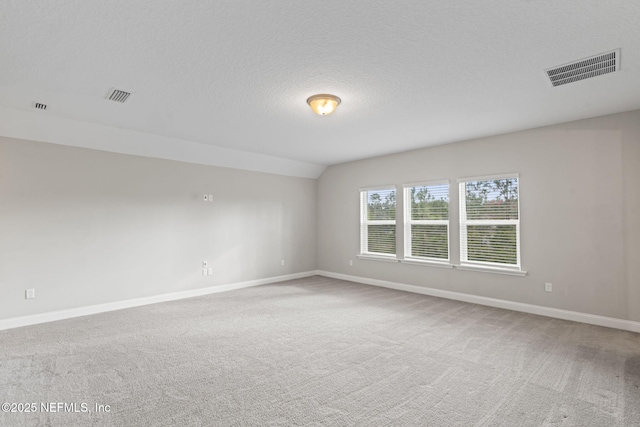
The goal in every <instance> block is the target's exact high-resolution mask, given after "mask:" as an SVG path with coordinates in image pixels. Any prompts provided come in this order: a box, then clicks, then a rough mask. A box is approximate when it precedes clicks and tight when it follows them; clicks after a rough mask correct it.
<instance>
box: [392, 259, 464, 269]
mask: <svg viewBox="0 0 640 427" xmlns="http://www.w3.org/2000/svg"><path fill="white" fill-rule="evenodd" d="M400 262H401V263H403V264H413V265H422V266H425V267H440V268H453V264H449V263H448V262H446V261H442V262H439V261H431V260H426V259H425V260H422V259H415V258H405V259H401V260H400Z"/></svg>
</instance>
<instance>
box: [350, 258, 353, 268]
mask: <svg viewBox="0 0 640 427" xmlns="http://www.w3.org/2000/svg"><path fill="white" fill-rule="evenodd" d="M349 265H350V266H351V267H353V260H352V259H350V260H349Z"/></svg>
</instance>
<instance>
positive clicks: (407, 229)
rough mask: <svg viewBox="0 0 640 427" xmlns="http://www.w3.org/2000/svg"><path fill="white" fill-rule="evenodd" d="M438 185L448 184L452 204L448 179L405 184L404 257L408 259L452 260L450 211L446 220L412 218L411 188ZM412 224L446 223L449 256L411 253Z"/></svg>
mask: <svg viewBox="0 0 640 427" xmlns="http://www.w3.org/2000/svg"><path fill="white" fill-rule="evenodd" d="M436 185H446V186H447V197H448V198H449V204H451V185H450V182H449V181H448V180H440V181H426V182H417V183H411V184H404V185H403V203H404V259H405V260H407V261H422V262H428V263H440V264H449V262H450V260H451V227H450V225H449V222H450V219H451V216H450V212H451V211H449V219H446V220H427V219H412V212H411V202H412V200H411V189H412V188H413V187H430V186H436ZM412 225H446V226H447V258H446V259H444V258H432V257H422V256H414V255H412V253H411V247H412V245H411V226H412Z"/></svg>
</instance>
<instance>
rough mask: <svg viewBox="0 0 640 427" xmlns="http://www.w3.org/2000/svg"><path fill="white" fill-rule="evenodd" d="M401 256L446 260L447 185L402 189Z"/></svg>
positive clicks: (433, 183) (429, 184) (447, 256)
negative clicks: (402, 239)
mask: <svg viewBox="0 0 640 427" xmlns="http://www.w3.org/2000/svg"><path fill="white" fill-rule="evenodd" d="M403 198H404V256H405V258H416V259H424V260H432V261H449V182H448V181H441V182H431V183H424V184H412V185H407V186H405V187H404V197H403Z"/></svg>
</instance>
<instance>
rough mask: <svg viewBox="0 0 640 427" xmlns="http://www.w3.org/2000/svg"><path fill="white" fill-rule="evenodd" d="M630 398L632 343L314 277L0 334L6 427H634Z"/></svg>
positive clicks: (636, 345) (636, 343)
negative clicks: (29, 407)
mask: <svg viewBox="0 0 640 427" xmlns="http://www.w3.org/2000/svg"><path fill="white" fill-rule="evenodd" d="M639 387H640V335H639V334H634V333H630V332H623V331H618V330H613V329H607V328H601V327H596V326H589V325H584V324H579V323H573V322H567V321H562V320H556V319H550V318H545V317H539V316H534V315H528V314H523V313H517V312H513V311H507V310H501V309H494V308H489V307H483V306H478V305H473V304H466V303H461V302H456V301H449V300H445V299H439V298H432V297H427V296H421V295H416V294H411V293H404V292H399V291H393V290H389V289H383V288H376V287H370V286H365V285H359V284H354V283H349V282H344V281H339V280H333V279H327V278H324V277H312V278H308V279H301V280H295V281H289V282H284V283H280V284H275V285H267V286H260V287H255V288H249V289H243V290H238V291H233V292H226V293H220V294H213V295H210V296H205V297H198V298H192V299H187V300H181V301H175V302H169V303H163V304H155V305H149V306H145V307H139V308H133V309H128V310H121V311H116V312H111V313H104V314H100V315H94V316H88V317H82V318H77V319H70V320H65V321H59V322H53V323H48V324H43V325H36V326H29V327H25V328H18V329H13V330H8V331H2V332H0V401H2V402H9V403H16V404H18V403H22V404H23V408H22V409H23V410H24V404H25V403H28V404H31V403H35V404H36V405H37V410H36V412H32V413H11V412H9V413H4V412H0V425H1V426H65V427H68V426H173V425H175V426H265V425H283V426H296V425H311V426H369V425H370V426H509V427H514V426H556V425H557V426H583V427H584V426H598V427H601V426H634V425H635V426H637V425H640V388H639ZM42 403H45V408H44V409H47V408H48V409H51V408H52V407H53V409H55V410H57V411H59V412H50V411H49V412H45V411H43V408H42ZM58 403H60V404H62V406H60V405H58ZM65 403H66V404H67V407H66V408H65V407H64V404H65ZM83 404H84V405H85V406H83ZM96 404H99V405H105V406H104V407H105V408H106V405H109V408H110V411H109V412H96V411H95V405H96ZM46 405H49V406H46ZM71 405H75V406H71ZM16 409H17V407H16ZM83 409H86V410H87V412H83ZM65 410H76V411H79V412H65Z"/></svg>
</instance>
